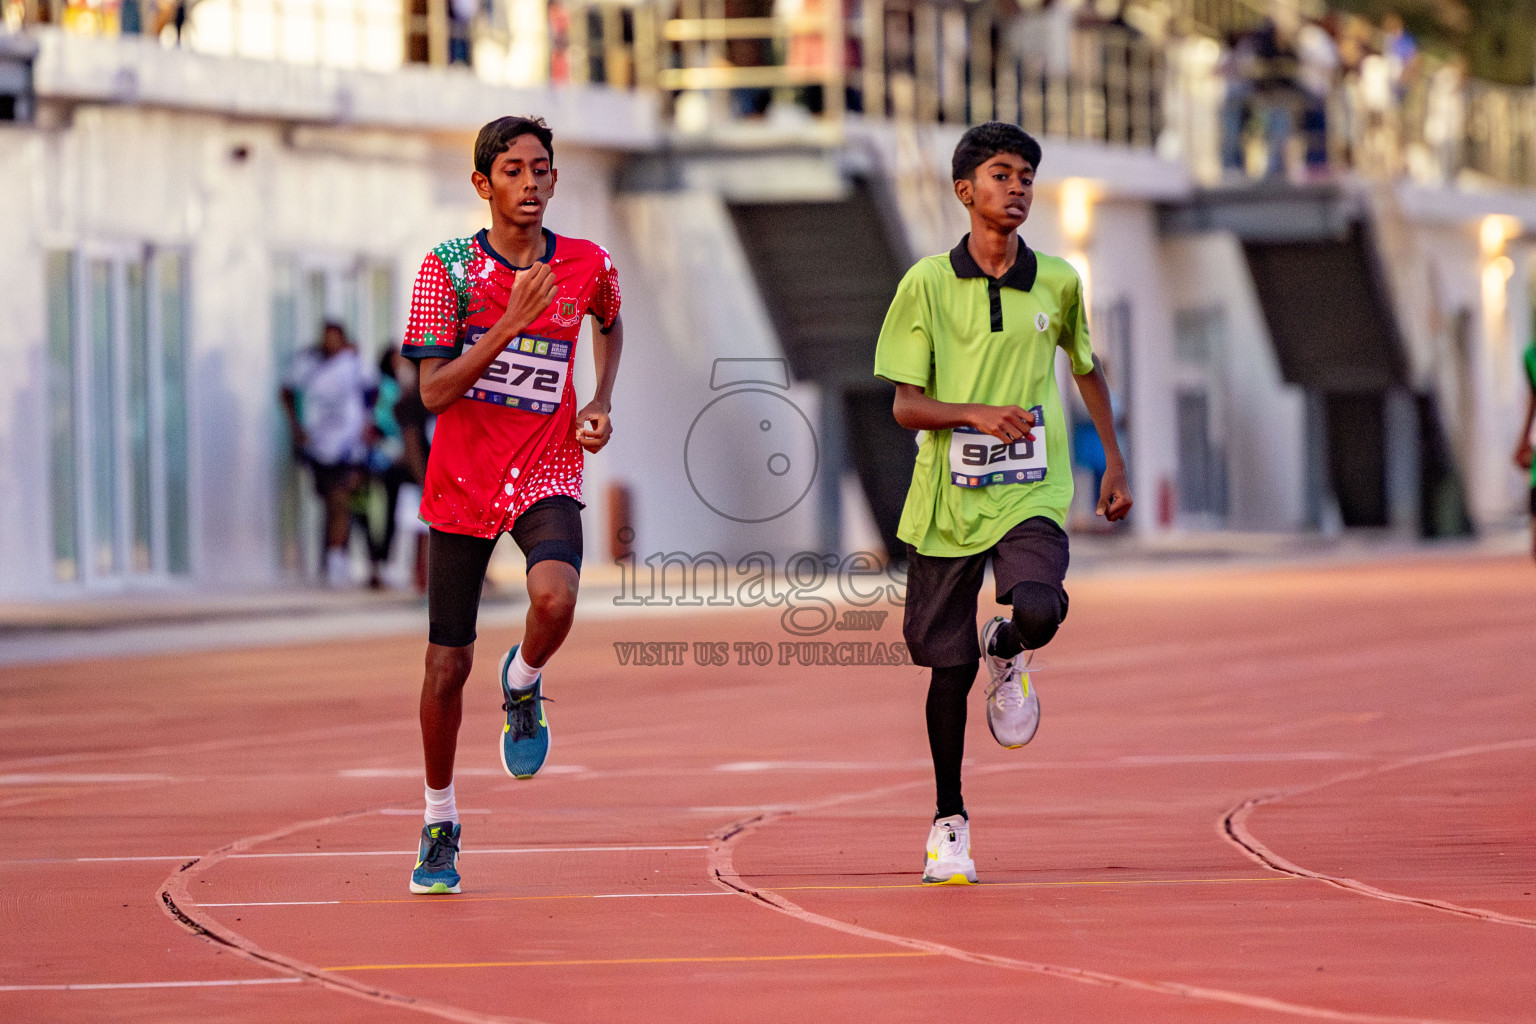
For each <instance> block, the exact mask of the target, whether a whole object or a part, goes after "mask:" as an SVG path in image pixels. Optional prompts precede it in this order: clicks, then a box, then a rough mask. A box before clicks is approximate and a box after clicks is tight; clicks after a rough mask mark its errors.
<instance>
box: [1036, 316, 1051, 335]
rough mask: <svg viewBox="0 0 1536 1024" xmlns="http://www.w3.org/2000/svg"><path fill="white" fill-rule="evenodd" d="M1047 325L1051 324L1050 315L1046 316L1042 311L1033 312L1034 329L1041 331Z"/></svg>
mask: <svg viewBox="0 0 1536 1024" xmlns="http://www.w3.org/2000/svg"><path fill="white" fill-rule="evenodd" d="M1049 326H1051V318H1050V317H1048V316H1046V315H1045V314H1044V313H1036V314H1035V330H1037V331H1043V330H1045V329H1046V328H1047V327H1049Z"/></svg>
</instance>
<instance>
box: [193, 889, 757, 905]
mask: <svg viewBox="0 0 1536 1024" xmlns="http://www.w3.org/2000/svg"><path fill="white" fill-rule="evenodd" d="M737 895H738V894H737V893H734V892H594V893H577V894H575V895H573V896H557V897H553V898H555V899H584V900H646V899H654V898H656V897H659V896H667V897H676V896H737ZM518 898H520V899H538V898H539V897H537V896H529V897H518ZM378 902H380V901H379V900H272V901H269V902H265V903H199V904H198V906H199V907H203V908H207V907H336V906H341V905H342V904H348V905H354V906H356V905H362V906H367V905H370V904H374V903H378ZM385 902H392V903H393V902H410V901H409V900H398V901H397V900H389V901H385Z"/></svg>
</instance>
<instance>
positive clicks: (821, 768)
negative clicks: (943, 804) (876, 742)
mask: <svg viewBox="0 0 1536 1024" xmlns="http://www.w3.org/2000/svg"><path fill="white" fill-rule="evenodd" d="M932 764H933V762H932V761H929V760H927V759H924V758H914V759H912V760H910V761H730V762H728V763H726V764H717V765H715V771H717V772H888V771H895V770H901V769H906V768H923V767H931V766H932Z"/></svg>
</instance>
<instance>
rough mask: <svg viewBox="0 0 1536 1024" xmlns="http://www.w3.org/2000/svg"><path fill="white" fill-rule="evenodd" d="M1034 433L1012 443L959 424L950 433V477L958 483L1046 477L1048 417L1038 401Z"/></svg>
mask: <svg viewBox="0 0 1536 1024" xmlns="http://www.w3.org/2000/svg"><path fill="white" fill-rule="evenodd" d="M1029 411H1030V412H1032V413H1034V414H1035V425H1034V426H1033V427H1032V428H1030V431H1029V432H1030V434H1031V435H1032V436H1031V437H1028V438H1019V439H1018V440H1017V441H1014V442H1013V443H1012V444H1008V443H1006V442H1003V441H999V440H998V439H997V438H995V437H993V436H992V435H991V434H983V433H982V432H981V431H979V430H972V429H971V428H970V427H955V428H954V430H953V431H951V432H950V437H949V479H950V481H951V482H952V483H954V484H955V485H956V486H957V487H991V486H992V485H994V484H1032V483H1038V482H1039V481H1041V480H1044V479H1045V473H1046V469H1047V468H1048V467H1047V465H1046V458H1045V420H1044V417H1043V416H1041V411H1040V407H1039V406H1038V405H1037V406H1035V407H1034V408H1033V409H1031V410H1029Z"/></svg>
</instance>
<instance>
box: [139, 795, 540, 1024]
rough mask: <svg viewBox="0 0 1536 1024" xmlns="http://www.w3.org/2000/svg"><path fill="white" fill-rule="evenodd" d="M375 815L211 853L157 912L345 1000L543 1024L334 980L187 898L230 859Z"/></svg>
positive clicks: (334, 818) (469, 1022)
mask: <svg viewBox="0 0 1536 1024" xmlns="http://www.w3.org/2000/svg"><path fill="white" fill-rule="evenodd" d="M377 813H378V808H370V809H368V810H361V811H348V812H346V813H344V814H334V815H331V816H330V817H327V818H316V819H314V820H312V821H301V822H297V823H295V824H293V825H289V826H287V827H285V828H281V829H278V830H277V831H275V832H268V833H267V834H265V835H260V836H248V837H246V838H244V839H237V840H235V841H234V842H232V843H229V844H228V845H225V846H221V847H219V848H218V849H217V850H213V851H212V852H210V853H208V854H206V855H205V856H202V857H198V858H195V859H193V860H191V861H188V862H187V863H186V864H184V865H182V866H181V867H180V868H178V869H177V870H176V872H175V873H174V874H172V875H171V876H170V877H169V878H167V879H166V880H165V881H164V882H163V883H161V885H160V892H159V903H160V907H161V909H162V910H164V911H165V912H166V913H167V914H168V915H170V917H171V918H172V920H174V921H175V922H176V923H177V924H179V925H181V926H182V927H183V928H186V929H187V930H188V931H190V932H192V933H193V934H194V935H197V936H200V937H201V938H204V939H207V940H208V941H210V942H213V943H217V944H218V945H220V946H224V947H225V948H227V949H229V950H230V951H231V952H234V953H237V954H239V955H240V956H243V957H245V958H246V959H247V960H252V961H255V962H256V963H259V964H262V965H263V966H265V967H269V968H273V969H275V970H278V971H282V972H284V973H286V974H292V975H295V976H297V977H300V978H304V979H306V980H308V981H313V982H316V983H317V984H320V985H324V986H326V987H327V988H330V989H334V990H336V991H338V992H344V993H346V994H347V995H350V996H356V997H358V998H360V999H367V1000H369V1001H371V1002H375V1003H382V1004H384V1005H386V1006H392V1007H395V1008H396V1009H405V1010H414V1011H416V1012H417V1013H424V1014H427V1015H429V1016H432V1017H438V1018H441V1019H442V1020H452V1021H460V1022H462V1024H544V1022H542V1021H537V1020H533V1019H531V1018H527V1017H499V1016H496V1015H494V1014H488V1013H478V1012H475V1011H473V1010H465V1009H461V1008H459V1007H457V1006H450V1005H448V1004H447V1003H439V1002H434V1001H432V1000H429V999H418V998H416V997H414V996H407V995H403V994H401V993H398V992H391V991H389V990H388V989H384V988H379V987H377V986H373V985H364V984H361V983H359V982H356V981H353V980H352V979H350V978H338V977H336V976H335V975H332V974H328V973H326V972H325V971H323V970H321V969H320V968H319V967H316V966H315V965H314V964H309V963H305V962H304V961H302V960H298V959H295V958H293V957H290V956H284V955H283V954H281V953H276V952H273V951H272V950H269V949H263V948H262V947H261V946H258V945H257V944H256V943H255V942H253V941H252V940H250V939H248V938H246V937H245V936H244V935H241V934H240V933H239V932H236V931H234V930H233V929H230V928H227V927H225V926H224V925H222V924H220V923H219V922H218V921H215V920H214V919H213V918H212V916H210V915H208V914H204V913H200V912H199V910H198V907H197V902H196V901H195V900H194V899H193V898H192V895H191V892H190V891H189V889H188V884H189V882H190V881H191V880H192V879H193V878H196V877H197V876H198V875H202V874H206V873H207V872H208V871H209V870H210V869H211V868H213V867H216V866H217V865H218V864H219V863H220V862H222V861H223V860H225V859H226V858H227V857H229V855H230V854H234V853H243V852H245V851H247V850H249V849H250V848H251V847H253V846H258V845H260V844H262V843H267V842H272V841H273V840H277V839H282V838H285V837H287V836H290V835H292V834H293V833H295V832H300V831H303V830H305V829H312V828H324V827H326V826H328V825H334V824H336V823H337V822H342V821H347V820H349V819H352V818H357V817H362V816H363V815H368V814H377Z"/></svg>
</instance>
